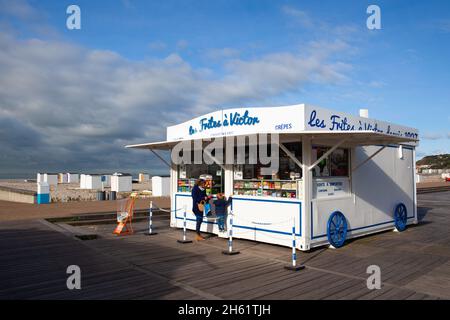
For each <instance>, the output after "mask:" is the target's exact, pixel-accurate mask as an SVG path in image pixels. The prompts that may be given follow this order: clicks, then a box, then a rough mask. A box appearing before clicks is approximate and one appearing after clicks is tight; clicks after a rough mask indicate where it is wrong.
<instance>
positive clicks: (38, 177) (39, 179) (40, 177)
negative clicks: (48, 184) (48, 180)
mask: <svg viewBox="0 0 450 320" xmlns="http://www.w3.org/2000/svg"><path fill="white" fill-rule="evenodd" d="M36 182H44V174H43V173H39V172H38V173H37V175H36Z"/></svg>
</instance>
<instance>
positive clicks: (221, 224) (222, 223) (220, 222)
mask: <svg viewBox="0 0 450 320" xmlns="http://www.w3.org/2000/svg"><path fill="white" fill-rule="evenodd" d="M217 224H218V225H219V230H220V231H225V215H224V214H218V215H217Z"/></svg>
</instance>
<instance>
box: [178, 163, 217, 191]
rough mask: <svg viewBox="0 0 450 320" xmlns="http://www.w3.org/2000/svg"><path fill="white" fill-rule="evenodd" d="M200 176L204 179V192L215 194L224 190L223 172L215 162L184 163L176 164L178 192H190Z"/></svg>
mask: <svg viewBox="0 0 450 320" xmlns="http://www.w3.org/2000/svg"><path fill="white" fill-rule="evenodd" d="M200 176H202V177H204V178H205V179H206V193H207V194H217V193H221V192H223V191H224V173H223V170H222V168H221V167H220V166H219V165H217V164H209V165H208V164H184V165H179V166H178V192H191V190H192V188H193V187H194V185H195V181H197V180H198V179H199V177H200Z"/></svg>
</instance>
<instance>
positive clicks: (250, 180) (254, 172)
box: [233, 142, 302, 198]
mask: <svg viewBox="0 0 450 320" xmlns="http://www.w3.org/2000/svg"><path fill="white" fill-rule="evenodd" d="M285 146H286V148H287V149H288V150H289V151H290V153H291V154H293V155H294V156H295V157H296V158H297V159H298V160H299V161H301V150H302V146H301V143H298V142H295V143H285ZM248 151H249V150H248V149H247V150H246V154H245V159H246V161H247V160H248V159H249V156H248ZM264 167H268V166H267V165H266V166H263V165H262V164H261V163H260V161H259V159H258V161H257V163H255V164H235V165H234V168H233V175H234V176H233V178H234V179H233V180H234V182H233V194H235V195H246V196H260V197H279V198H297V197H298V196H299V193H300V192H299V191H300V190H301V177H302V169H301V168H300V167H298V166H297V165H296V163H295V162H294V161H293V160H292V159H291V158H290V157H289V156H288V155H287V154H285V153H284V152H280V153H279V167H278V171H276V172H274V173H273V174H272V175H263V174H262V173H263V170H262V169H263V168H264Z"/></svg>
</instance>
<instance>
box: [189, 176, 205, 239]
mask: <svg viewBox="0 0 450 320" xmlns="http://www.w3.org/2000/svg"><path fill="white" fill-rule="evenodd" d="M191 196H192V211H193V212H194V214H195V218H196V220H197V225H196V228H195V231H196V232H197V236H196V237H195V240H197V241H200V240H204V239H205V238H203V237H202V235H201V234H200V227H201V226H202V222H203V211H201V210H200V209H199V207H198V205H199V204H200V202H202V201H208V196H207V195H206V190H205V180H198V181H197V183H196V184H195V185H194V187H193V188H192V193H191Z"/></svg>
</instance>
